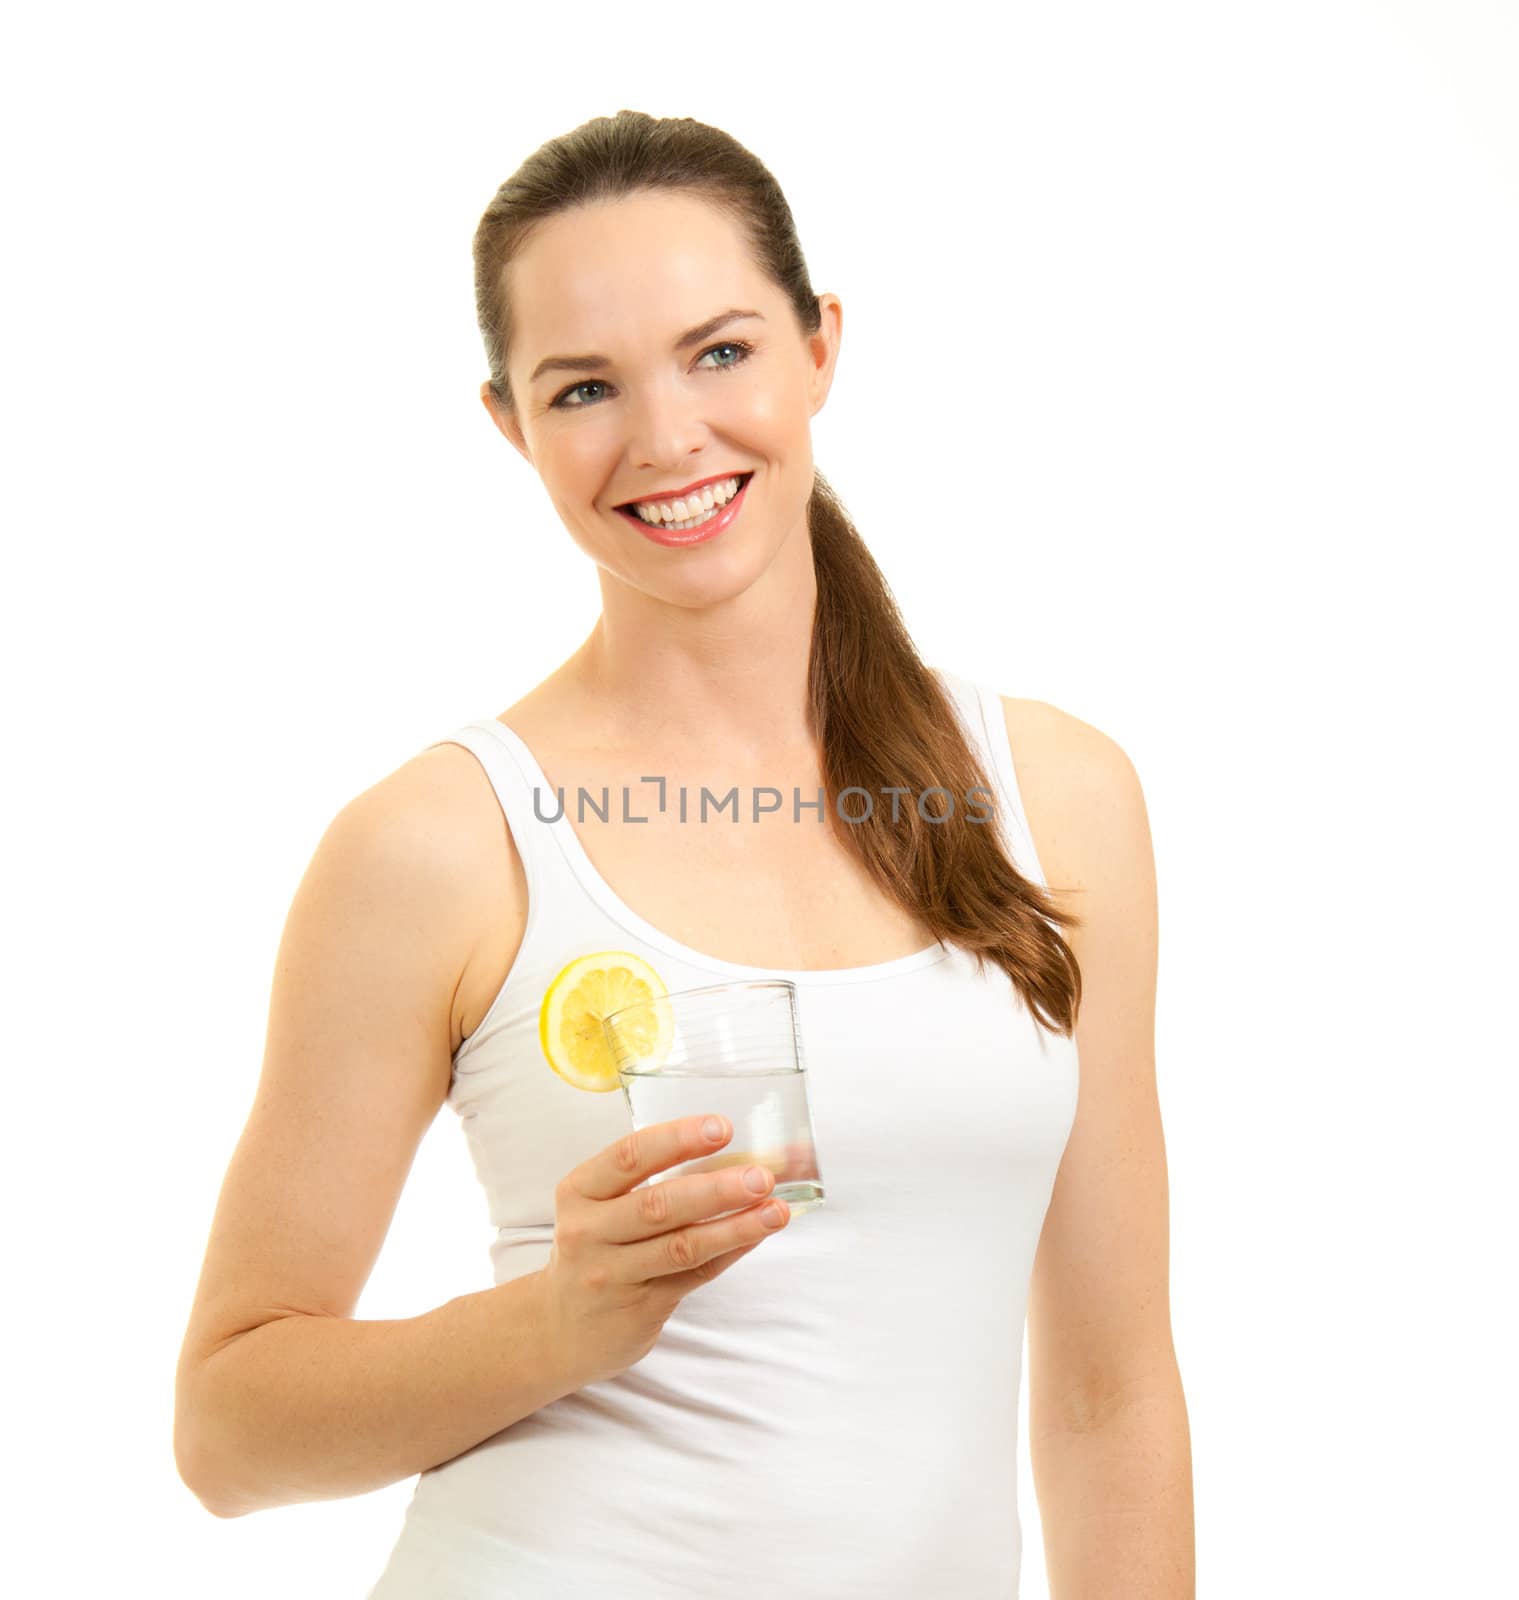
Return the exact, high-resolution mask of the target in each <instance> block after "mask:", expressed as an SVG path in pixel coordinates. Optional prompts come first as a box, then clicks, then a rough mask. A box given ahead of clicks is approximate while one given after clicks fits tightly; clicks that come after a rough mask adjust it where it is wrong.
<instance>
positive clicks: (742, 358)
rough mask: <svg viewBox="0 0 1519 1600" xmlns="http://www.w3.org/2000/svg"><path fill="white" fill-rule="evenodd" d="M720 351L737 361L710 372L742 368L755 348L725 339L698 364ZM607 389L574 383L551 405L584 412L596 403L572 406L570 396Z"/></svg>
mask: <svg viewBox="0 0 1519 1600" xmlns="http://www.w3.org/2000/svg"><path fill="white" fill-rule="evenodd" d="M719 350H733V351H736V352H737V357H736V359H735V360H732V361H724V362H720V363H719V364H718V365H717V366H715V367H709V368H708V369H707V370H708V371H709V372H731V371H732V370H733V369H734V368H735V367H739V366H742V365H743V364H744V362H746V361H747V360H748V359H749V357H750V356H751V355H753V354H754V346H753V345H752V344H747V343H745V341H744V340H742V339H724V340H723V342H722V343H721V344H713V345H708V346H707V348H706V349H705V350H703V351H702V353H701V354H700V355H699V356H698V357H697V358H696V359H697V361H698V363H699V362H702V361H705V360H706V359H707V357H708V356H710V355H716V354H717V352H718V351H719ZM605 387H606V385H605V384H604V383H603V382H602V381H601V379H600V378H585V379H583V380H582V381H581V382H579V383H572V384H571V385H570V386H569V388H568V389H561V390H560V392H559V393H558V394H557V395H556V396H555V397H554V398H553V399H552V400H551V401H550V402H549V404H550V406H551V407H553V408H554V409H555V410H557V411H583V410H584V409H585V407H586V406H587V405H591V404H594V403H595V402H594V401H581V402H579V403H574V404H572V403H571V401H570V396H571V395H573V394H579V393H580V391H581V390H582V389H604V388H605Z"/></svg>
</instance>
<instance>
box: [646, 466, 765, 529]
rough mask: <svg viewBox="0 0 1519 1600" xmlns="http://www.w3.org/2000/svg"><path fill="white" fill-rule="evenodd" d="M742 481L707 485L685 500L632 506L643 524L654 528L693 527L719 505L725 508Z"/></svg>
mask: <svg viewBox="0 0 1519 1600" xmlns="http://www.w3.org/2000/svg"><path fill="white" fill-rule="evenodd" d="M740 481H741V479H739V478H727V479H725V480H724V481H723V482H722V483H709V484H708V485H707V486H706V487H705V488H703V489H699V490H697V491H695V492H694V493H692V494H691V495H690V496H688V497H687V498H686V499H684V500H672V501H665V502H663V503H659V502H649V501H643V502H640V503H639V504H638V505H635V506H634V507H633V510H634V512H635V513H636V514H637V515H638V516H639V517H640V518H641V519H642V520H643V521H644V522H649V523H653V524H654V525H655V526H656V527H658V526H661V525H666V526H669V527H672V528H677V529H679V528H694V527H696V526H697V525H698V524H699V523H702V522H705V521H706V520H707V518H708V517H709V516H710V515H711V514H712V513H713V511H715V510H716V509H717V508H718V507H720V506H725V505H727V503H728V502H729V501H730V500H731V499H732V498H733V497H734V495H736V494H737V493H738V487H739V483H740Z"/></svg>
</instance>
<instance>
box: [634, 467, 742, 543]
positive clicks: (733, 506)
mask: <svg viewBox="0 0 1519 1600" xmlns="http://www.w3.org/2000/svg"><path fill="white" fill-rule="evenodd" d="M753 481H754V474H753V473H752V472H751V473H750V474H749V475H748V476H747V477H746V478H745V479H744V481H743V483H742V484H741V485H740V486H739V491H738V493H737V494H736V495H734V497H733V498H732V499H731V500H730V501H729V502H728V503H727V505H725V506H724V507H723V508H722V509H721V510H720V511H719V512H718V513H717V515H716V516H715V517H712V518H711V519H710V520H709V521H707V522H704V523H702V525H701V526H700V527H699V528H686V529H684V530H683V531H676V530H674V529H671V528H658V527H655V525H654V524H653V523H651V522H645V521H644V520H643V518H642V517H641V516H639V515H638V513H637V512H636V511H633V510H631V509H629V508H628V507H627V506H618V507H617V513H618V515H619V516H623V517H626V518H627V519H628V521H629V522H631V523H632V524H633V526H634V527H635V528H637V529H638V531H639V532H640V533H641V534H643V536H644V537H645V538H646V539H647V540H649V542H650V543H651V544H662V545H688V544H705V543H706V542H707V540H708V539H715V538H716V537H717V535H718V534H720V533H721V532H723V530H724V529H725V528H728V527H730V526H731V525H732V523H733V520H734V518H735V517H737V516H738V514H739V511H740V510H741V509H742V507H743V504H744V496H745V495H747V494H748V493H749V485H750V484H751V483H753Z"/></svg>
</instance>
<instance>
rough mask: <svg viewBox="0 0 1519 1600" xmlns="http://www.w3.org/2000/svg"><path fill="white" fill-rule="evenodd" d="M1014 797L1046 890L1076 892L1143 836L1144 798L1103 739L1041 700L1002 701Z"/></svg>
mask: <svg viewBox="0 0 1519 1600" xmlns="http://www.w3.org/2000/svg"><path fill="white" fill-rule="evenodd" d="M999 698H1000V699H1001V701H1002V710H1003V719H1004V722H1005V724H1006V727H1007V738H1008V744H1009V746H1010V747H1011V749H1012V754H1013V770H1014V775H1015V776H1016V778H1017V780H1018V792H1019V796H1020V798H1021V799H1022V801H1023V809H1024V814H1025V815H1026V816H1027V818H1028V824H1029V831H1030V832H1031V833H1032V834H1033V836H1034V849H1035V850H1036V851H1037V852H1038V855H1039V861H1040V864H1041V865H1042V867H1043V868H1044V876H1045V879H1046V881H1047V882H1048V883H1049V884H1050V886H1051V887H1052V888H1055V889H1062V888H1075V889H1079V888H1081V887H1084V886H1086V885H1087V884H1089V883H1091V882H1092V881H1093V878H1094V875H1099V874H1101V873H1102V872H1103V871H1104V868H1103V855H1104V851H1105V850H1109V849H1111V848H1113V847H1114V846H1115V845H1116V844H1117V842H1118V841H1127V840H1132V839H1135V838H1137V837H1140V836H1144V837H1145V838H1147V837H1148V832H1147V826H1146V825H1145V803H1144V793H1143V790H1142V788H1141V785H1140V781H1139V774H1138V772H1137V771H1136V770H1135V767H1134V763H1133V762H1132V761H1131V760H1130V758H1129V755H1128V752H1127V751H1126V750H1125V749H1124V748H1123V746H1122V745H1121V744H1119V742H1118V741H1117V740H1116V739H1115V738H1114V737H1113V736H1112V735H1111V734H1109V733H1106V732H1104V731H1103V730H1102V729H1101V728H1098V727H1095V726H1094V725H1093V724H1092V723H1090V722H1087V721H1084V720H1083V719H1082V718H1081V717H1078V716H1076V715H1074V714H1073V713H1072V712H1069V711H1066V710H1065V709H1063V708H1062V707H1060V706H1056V705H1051V704H1050V703H1049V702H1048V701H1045V700H1028V699H1019V698H1017V697H1015V696H1011V695H1001V696H999Z"/></svg>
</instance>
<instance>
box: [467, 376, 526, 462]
mask: <svg viewBox="0 0 1519 1600" xmlns="http://www.w3.org/2000/svg"><path fill="white" fill-rule="evenodd" d="M480 400H481V403H482V404H483V405H484V407H485V409H486V410H487V411H488V412H489V413H490V419H491V421H492V422H494V423H495V424H496V426H497V427H498V428H499V429H500V430H501V432H502V433H503V434H504V435H505V436H506V437H507V438H508V439H509V440H510V441H511V444H512V448H513V449H514V450H515V451H516V452H517V454H518V455H520V456H521V457H522V459H523V460H524V461H525V462H527V464H528V465H529V466H532V464H533V456H532V452H531V451H530V450H529V449H528V447H527V441H526V440H525V439H524V438H523V437H522V429H521V427H520V426H519V424H518V422H517V413H516V412H515V411H512V410H508V408H507V407H505V406H503V405H502V404H501V403H500V402H499V401H498V400H497V399H496V396H495V394H494V392H493V391H492V389H491V386H490V380H489V379H487V380H486V381H485V382H484V383H482V384H481V385H480Z"/></svg>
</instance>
